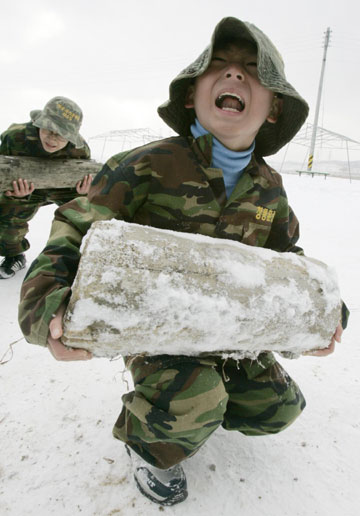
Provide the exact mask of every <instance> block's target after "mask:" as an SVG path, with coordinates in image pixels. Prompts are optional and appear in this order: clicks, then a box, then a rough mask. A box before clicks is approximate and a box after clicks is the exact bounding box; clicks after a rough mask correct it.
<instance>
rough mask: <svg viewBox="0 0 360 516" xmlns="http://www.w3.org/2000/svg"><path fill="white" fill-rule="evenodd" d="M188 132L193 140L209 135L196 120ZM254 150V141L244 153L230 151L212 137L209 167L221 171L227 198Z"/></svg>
mask: <svg viewBox="0 0 360 516" xmlns="http://www.w3.org/2000/svg"><path fill="white" fill-rule="evenodd" d="M190 130H191V133H192V135H193V136H194V138H199V136H203V135H205V134H208V133H209V131H207V130H206V129H205V128H204V127H203V126H202V125H201V124H200V122H199V120H198V119H197V118H196V119H195V123H194V124H192V126H191V127H190ZM254 148H255V141H254V142H253V143H252V144H251V146H250V147H249V148H248V149H246V150H244V151H232V150H230V149H227V148H226V147H225V146H224V145H223V144H222V143H221V142H219V140H217V139H216V138H214V137H213V145H212V160H211V166H212V167H214V168H221V169H222V171H223V176H224V183H225V190H226V195H227V198H229V197H230V195H231V192H232V191H233V189H234V187H235V185H236V183H237V182H238V181H239V179H240V176H241V174H242V172H243V171H244V169H245V168H246V167H247V165H248V164H249V163H250V160H251V154H252V152H253V150H254Z"/></svg>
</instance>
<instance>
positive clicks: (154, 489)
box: [126, 446, 188, 505]
mask: <svg viewBox="0 0 360 516" xmlns="http://www.w3.org/2000/svg"><path fill="white" fill-rule="evenodd" d="M126 450H127V452H128V454H129V455H130V457H131V460H132V463H133V468H134V478H135V482H136V484H137V487H138V488H139V490H140V492H141V493H142V494H143V495H144V496H146V497H147V498H149V499H150V500H151V501H152V502H155V503H159V504H161V505H175V504H177V503H180V502H183V501H184V500H185V499H186V498H187V495H188V492H187V483H186V477H185V473H184V470H183V468H182V467H181V466H180V464H176V465H175V466H172V467H171V468H169V469H159V468H155V467H154V466H151V465H150V464H148V463H147V462H145V461H144V460H143V459H142V458H141V457H140V456H139V455H137V454H136V453H135V452H134V451H131V452H130V449H129V448H128V447H127V446H126Z"/></svg>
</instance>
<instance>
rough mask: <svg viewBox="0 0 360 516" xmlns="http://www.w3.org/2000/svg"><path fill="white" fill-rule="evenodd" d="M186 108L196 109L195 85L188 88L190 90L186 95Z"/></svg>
mask: <svg viewBox="0 0 360 516" xmlns="http://www.w3.org/2000/svg"><path fill="white" fill-rule="evenodd" d="M184 106H185V107H186V108H193V107H194V85H193V84H190V86H189V87H188V90H187V92H186V95H185V103H184Z"/></svg>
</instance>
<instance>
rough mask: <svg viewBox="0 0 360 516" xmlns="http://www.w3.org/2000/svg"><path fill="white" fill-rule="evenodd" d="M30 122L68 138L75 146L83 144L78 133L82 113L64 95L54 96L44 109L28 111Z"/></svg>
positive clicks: (78, 146)
mask: <svg viewBox="0 0 360 516" xmlns="http://www.w3.org/2000/svg"><path fill="white" fill-rule="evenodd" d="M30 118H31V121H32V123H33V124H34V125H35V126H36V127H40V129H47V130H49V131H52V132H54V133H57V134H59V135H60V136H62V137H63V138H65V140H69V141H70V142H71V143H73V144H74V145H75V147H76V148H80V147H83V146H84V140H83V139H82V137H81V136H80V134H79V129H80V126H81V122H82V119H83V114H82V111H81V109H80V108H79V106H78V105H77V104H76V103H75V102H74V101H73V100H70V99H68V98H66V97H54V98H53V99H51V100H49V102H48V103H47V104H46V106H45V107H44V109H43V110H42V111H41V110H39V109H36V110H34V111H31V112H30Z"/></svg>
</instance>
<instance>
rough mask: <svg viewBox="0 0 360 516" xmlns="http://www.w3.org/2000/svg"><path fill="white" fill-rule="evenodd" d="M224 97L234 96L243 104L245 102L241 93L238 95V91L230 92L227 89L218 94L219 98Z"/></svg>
mask: <svg viewBox="0 0 360 516" xmlns="http://www.w3.org/2000/svg"><path fill="white" fill-rule="evenodd" d="M224 97H233V98H234V99H237V100H238V101H239V102H241V104H244V101H243V99H242V98H241V97H239V95H236V93H228V92H227V91H225V92H224V93H221V95H219V96H218V99H219V100H222V99H223V98H224Z"/></svg>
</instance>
